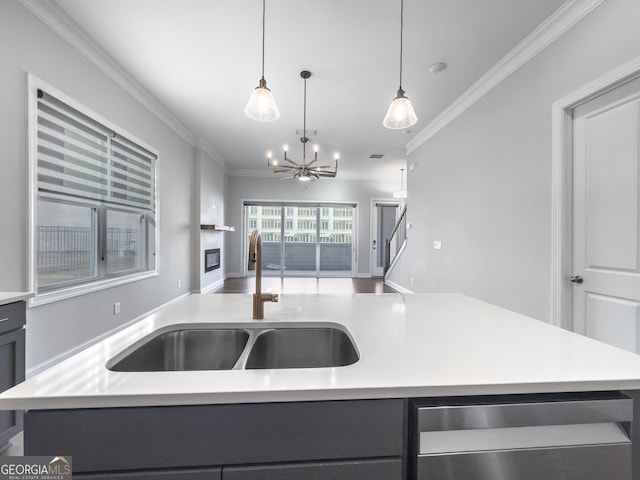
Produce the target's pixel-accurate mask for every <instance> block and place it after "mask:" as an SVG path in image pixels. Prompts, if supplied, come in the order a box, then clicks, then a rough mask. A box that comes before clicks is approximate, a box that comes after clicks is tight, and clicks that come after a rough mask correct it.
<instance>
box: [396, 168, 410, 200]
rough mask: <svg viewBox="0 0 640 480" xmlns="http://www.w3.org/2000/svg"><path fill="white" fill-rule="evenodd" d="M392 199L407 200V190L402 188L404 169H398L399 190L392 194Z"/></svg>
mask: <svg viewBox="0 0 640 480" xmlns="http://www.w3.org/2000/svg"><path fill="white" fill-rule="evenodd" d="M393 198H407V189H406V188H404V168H401V169H400V190H396V191H394V192H393Z"/></svg>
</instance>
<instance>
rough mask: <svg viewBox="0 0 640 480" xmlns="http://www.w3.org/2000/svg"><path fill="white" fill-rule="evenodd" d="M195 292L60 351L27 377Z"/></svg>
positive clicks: (30, 370) (183, 295) (26, 373)
mask: <svg viewBox="0 0 640 480" xmlns="http://www.w3.org/2000/svg"><path fill="white" fill-rule="evenodd" d="M193 293H197V292H187V293H184V294H182V295H180V296H179V297H176V298H174V299H173V300H170V301H168V302H167V303H164V304H162V305H159V306H158V307H156V308H154V309H153V310H150V311H148V312H146V313H143V314H142V315H139V316H138V317H136V318H134V319H133V320H130V321H128V322H126V323H124V324H122V325H120V326H119V327H116V328H113V329H111V330H109V331H107V332H105V333H103V334H101V335H98V336H97V337H93V338H92V339H90V340H87V341H86V342H84V343H81V344H80V345H78V346H77V347H74V348H71V349H69V350H67V351H66V352H62V353H59V354H58V355H56V356H55V357H53V358H50V359H49V360H46V361H44V362H42V363H39V364H38V365H35V366H34V367H31V368H29V369H28V370H27V371H26V372H25V377H26V378H27V379H28V378H30V377H33V376H34V375H37V374H38V373H41V372H44V371H45V370H47V369H49V368H51V367H53V366H54V365H56V364H58V363H60V362H62V361H63V360H66V359H67V358H69V357H71V356H73V355H75V354H76V353H78V352H80V351H82V350H84V349H86V348H89V347H91V346H92V345H95V344H96V343H98V342H100V341H102V340H104V339H105V338H107V337H109V336H111V335H113V334H114V333H117V332H119V331H121V330H124V329H125V328H127V327H129V326H131V325H133V324H134V323H136V322H137V321H139V320H141V319H142V318H144V317H147V316H149V315H151V314H152V313H155V312H157V311H158V310H160V309H162V308H164V307H166V306H167V305H171V304H172V303H175V302H177V301H178V300H180V299H182V298H184V297H188V296H189V295H192V294H193Z"/></svg>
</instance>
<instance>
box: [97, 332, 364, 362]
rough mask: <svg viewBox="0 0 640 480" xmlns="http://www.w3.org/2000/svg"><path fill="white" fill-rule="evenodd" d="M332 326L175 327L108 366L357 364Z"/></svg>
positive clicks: (346, 338) (343, 335)
mask: <svg viewBox="0 0 640 480" xmlns="http://www.w3.org/2000/svg"><path fill="white" fill-rule="evenodd" d="M359 358H360V357H359V355H358V351H357V349H356V347H355V344H354V342H353V341H352V339H351V336H350V335H349V333H348V332H347V331H346V330H345V329H344V327H342V326H340V325H337V324H327V323H319V324H314V323H306V324H302V325H300V324H290V325H287V324H274V325H273V326H269V325H265V324H262V325H260V326H255V325H250V326H245V325H211V324H193V325H174V326H170V327H166V328H163V329H161V330H157V331H156V332H153V333H151V334H150V335H148V336H146V337H144V338H143V339H141V340H140V341H138V342H136V343H134V344H133V345H131V346H130V347H128V348H126V349H125V350H124V351H123V352H121V353H120V354H118V355H116V356H115V357H114V358H112V359H111V360H110V361H109V362H108V363H107V368H108V369H109V370H112V371H116V372H159V371H187V370H244V369H274V368H320V367H342V366H346V365H351V364H353V363H355V362H357V361H358V359H359Z"/></svg>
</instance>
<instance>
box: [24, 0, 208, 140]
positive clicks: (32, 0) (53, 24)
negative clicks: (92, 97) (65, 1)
mask: <svg viewBox="0 0 640 480" xmlns="http://www.w3.org/2000/svg"><path fill="white" fill-rule="evenodd" d="M18 1H19V2H20V3H21V4H22V5H23V6H24V7H25V8H27V10H29V11H30V12H31V13H33V14H34V15H35V16H36V17H38V18H39V19H40V20H41V21H42V22H43V23H44V24H45V25H46V26H48V27H49V28H50V29H51V30H53V31H54V32H55V33H57V34H58V35H60V37H62V39H64V40H65V41H66V42H67V43H68V44H69V45H71V46H72V47H73V48H75V49H76V50H77V51H78V52H80V53H81V54H82V55H83V56H84V57H86V58H87V59H88V60H89V61H90V62H91V63H93V64H94V65H95V66H96V67H98V68H99V69H100V70H101V71H102V72H103V73H104V74H105V75H106V76H107V77H109V78H110V79H111V80H113V81H114V82H115V83H116V84H117V85H119V86H120V87H122V88H123V89H125V90H126V91H127V92H128V93H129V94H130V95H131V96H132V97H133V98H135V99H136V100H137V101H138V102H140V103H141V104H142V105H143V106H144V107H145V108H146V109H147V110H149V111H150V112H151V113H153V114H154V115H155V116H157V117H158V118H159V119H160V120H162V121H163V122H164V123H165V124H166V125H167V126H168V127H169V128H171V129H172V130H173V131H174V132H176V133H177V134H178V135H179V136H180V137H182V138H183V139H184V140H186V141H187V142H188V143H189V144H191V145H192V146H196V137H195V135H194V134H193V133H192V132H191V131H190V130H189V129H188V128H187V127H186V126H185V125H184V124H183V123H182V122H181V121H180V120H178V118H177V117H176V116H175V115H173V114H172V113H171V112H170V111H169V110H168V109H167V108H166V107H165V106H164V105H162V104H161V103H160V102H159V101H158V100H157V99H156V98H155V97H154V96H153V95H151V94H150V93H149V92H148V91H147V90H146V89H145V88H144V87H143V86H142V85H141V84H140V83H139V82H138V81H137V80H135V79H134V78H133V77H132V76H131V75H130V74H129V73H127V71H126V70H124V69H123V68H122V67H121V66H120V65H119V64H118V63H117V62H116V61H115V60H114V59H113V58H112V57H111V56H110V55H109V54H108V53H107V52H106V51H105V50H104V49H103V48H102V47H101V46H100V45H99V44H98V43H96V42H95V41H94V40H93V39H92V38H91V37H90V36H89V35H88V34H87V33H86V32H85V31H84V30H83V29H82V28H81V27H80V26H79V25H78V24H77V23H76V22H75V21H73V20H72V19H71V18H70V17H69V16H68V15H67V14H66V13H65V12H64V10H62V9H61V8H60V7H59V6H58V5H57V4H56V3H55V2H43V1H41V0H18Z"/></svg>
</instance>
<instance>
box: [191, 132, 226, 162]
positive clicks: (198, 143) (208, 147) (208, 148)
mask: <svg viewBox="0 0 640 480" xmlns="http://www.w3.org/2000/svg"><path fill="white" fill-rule="evenodd" d="M193 148H197V149H200V150H202V151H203V152H204V153H206V154H207V155H209V157H211V158H212V159H213V160H215V162H216V163H217V164H218V165H220V166H221V167H222V168H225V160H224V158H223V157H222V155H220V152H218V151H217V150H216V149H215V147H214V146H213V145H212V144H211V142H210V141H209V140H207V139H206V138H204V137H200V136H197V137H195V141H194V143H193Z"/></svg>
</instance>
